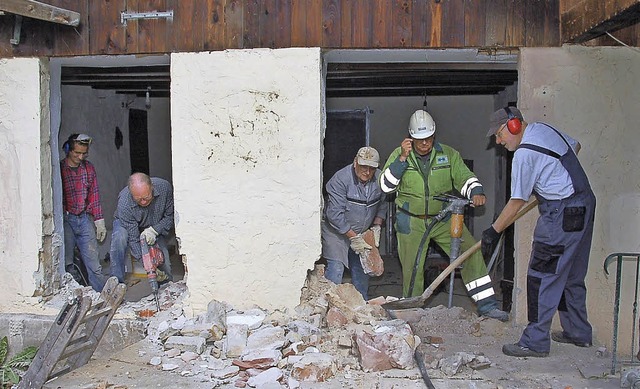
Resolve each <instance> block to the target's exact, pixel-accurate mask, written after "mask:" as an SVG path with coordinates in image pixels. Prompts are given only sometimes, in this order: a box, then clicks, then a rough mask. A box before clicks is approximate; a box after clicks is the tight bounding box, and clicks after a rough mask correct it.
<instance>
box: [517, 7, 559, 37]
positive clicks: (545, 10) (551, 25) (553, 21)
mask: <svg viewBox="0 0 640 389" xmlns="http://www.w3.org/2000/svg"><path fill="white" fill-rule="evenodd" d="M522 1H525V0H522ZM526 3H527V4H526V6H525V15H524V16H523V19H524V20H525V21H526V23H525V26H526V37H525V40H524V41H515V40H514V41H513V42H510V43H511V45H512V46H517V45H527V46H529V47H542V46H559V45H560V37H559V35H560V34H559V29H558V28H557V25H558V23H559V20H558V18H557V16H555V17H554V15H559V13H558V1H557V0H551V1H541V2H526ZM518 22H519V21H516V23H518Z"/></svg>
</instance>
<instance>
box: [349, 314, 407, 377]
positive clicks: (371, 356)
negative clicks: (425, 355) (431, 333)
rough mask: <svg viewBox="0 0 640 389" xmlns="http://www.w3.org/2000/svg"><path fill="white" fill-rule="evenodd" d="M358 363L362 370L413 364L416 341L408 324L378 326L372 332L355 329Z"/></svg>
mask: <svg viewBox="0 0 640 389" xmlns="http://www.w3.org/2000/svg"><path fill="white" fill-rule="evenodd" d="M356 345H357V347H358V352H359V354H360V365H361V366H362V369H363V370H364V371H367V372H370V371H381V370H388V369H391V368H398V369H410V368H413V367H414V366H415V362H414V359H413V354H414V352H415V349H416V347H417V346H418V342H417V341H416V337H415V336H414V335H413V332H412V331H411V328H410V327H409V325H408V324H406V323H402V324H397V325H385V326H379V327H378V328H377V329H376V331H375V332H374V333H370V332H368V331H365V330H358V331H356Z"/></svg>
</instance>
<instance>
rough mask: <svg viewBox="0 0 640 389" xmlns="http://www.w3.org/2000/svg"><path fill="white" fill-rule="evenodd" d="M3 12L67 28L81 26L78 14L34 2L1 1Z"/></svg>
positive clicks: (26, 0)
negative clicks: (62, 25)
mask: <svg viewBox="0 0 640 389" xmlns="http://www.w3.org/2000/svg"><path fill="white" fill-rule="evenodd" d="M1 11H5V12H8V13H12V14H16V15H21V16H26V17H28V18H33V19H39V20H44V21H47V22H53V23H59V24H64V25H67V26H74V27H77V26H78V25H79V24H80V14H79V13H78V12H75V11H71V10H68V9H64V8H58V7H54V6H52V5H49V4H44V3H42V2H40V1H34V0H2V1H0V12H1Z"/></svg>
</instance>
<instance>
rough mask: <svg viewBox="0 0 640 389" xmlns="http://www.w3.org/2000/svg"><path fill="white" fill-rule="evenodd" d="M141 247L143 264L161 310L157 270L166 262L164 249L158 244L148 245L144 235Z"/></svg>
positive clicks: (141, 239) (141, 238)
mask: <svg viewBox="0 0 640 389" xmlns="http://www.w3.org/2000/svg"><path fill="white" fill-rule="evenodd" d="M140 248H141V249H142V265H143V266H144V270H145V271H146V272H147V279H148V280H149V286H151V291H152V292H153V297H154V298H155V300H156V307H157V308H158V311H160V301H159V300H158V275H157V273H156V270H157V269H158V267H159V266H161V265H162V264H163V263H164V255H163V254H162V250H160V249H159V248H158V247H157V246H155V245H154V246H151V247H149V245H147V241H146V239H145V238H144V237H140Z"/></svg>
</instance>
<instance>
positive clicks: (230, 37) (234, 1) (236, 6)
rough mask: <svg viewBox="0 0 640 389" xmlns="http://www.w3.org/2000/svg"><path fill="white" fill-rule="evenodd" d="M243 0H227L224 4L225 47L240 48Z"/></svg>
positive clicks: (242, 27)
mask: <svg viewBox="0 0 640 389" xmlns="http://www.w3.org/2000/svg"><path fill="white" fill-rule="evenodd" d="M243 13H244V10H243V2H242V1H240V0H227V3H226V4H225V6H224V23H225V32H224V33H225V42H224V43H225V48H226V49H242V48H243V46H242V43H243V37H242V34H243V29H244V26H243V20H242V15H243Z"/></svg>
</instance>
